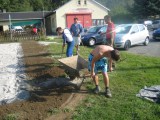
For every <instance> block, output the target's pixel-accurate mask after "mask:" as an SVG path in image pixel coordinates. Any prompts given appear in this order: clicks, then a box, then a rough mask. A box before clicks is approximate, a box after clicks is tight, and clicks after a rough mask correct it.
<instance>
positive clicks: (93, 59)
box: [88, 45, 120, 97]
mask: <svg viewBox="0 0 160 120" xmlns="http://www.w3.org/2000/svg"><path fill="white" fill-rule="evenodd" d="M107 59H108V61H109V71H111V70H112V68H111V65H110V64H111V61H112V60H115V61H118V60H119V59H120V53H119V51H118V50H114V48H113V47H111V46H106V45H99V46H97V47H96V48H95V49H94V50H92V52H91V53H90V55H89V56H88V61H89V62H88V70H89V71H90V72H91V77H92V79H93V81H94V82H95V85H96V88H95V89H94V92H95V93H96V94H97V93H99V92H100V87H99V80H98V75H97V73H98V71H101V72H102V75H103V80H104V84H105V87H106V90H105V96H106V97H112V94H111V91H110V89H109V77H108V74H107Z"/></svg>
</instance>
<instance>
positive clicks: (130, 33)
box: [114, 24, 149, 50]
mask: <svg viewBox="0 0 160 120" xmlns="http://www.w3.org/2000/svg"><path fill="white" fill-rule="evenodd" d="M114 43H115V47H116V48H124V49H125V50H128V49H129V48H130V47H131V46H133V45H136V44H140V43H143V44H144V45H148V43H149V32H148V30H147V27H146V26H145V25H143V24H122V25H118V26H117V27H116V37H115V41H114Z"/></svg>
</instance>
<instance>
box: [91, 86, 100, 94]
mask: <svg viewBox="0 0 160 120" xmlns="http://www.w3.org/2000/svg"><path fill="white" fill-rule="evenodd" d="M93 92H94V93H95V94H98V93H99V92H100V87H99V86H98V87H96V88H94V89H93Z"/></svg>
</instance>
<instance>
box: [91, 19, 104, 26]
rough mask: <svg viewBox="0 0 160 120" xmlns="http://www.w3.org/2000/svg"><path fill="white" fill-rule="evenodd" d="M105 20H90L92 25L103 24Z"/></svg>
mask: <svg viewBox="0 0 160 120" xmlns="http://www.w3.org/2000/svg"><path fill="white" fill-rule="evenodd" d="M104 24H105V22H104V20H103V19H93V20H92V25H104Z"/></svg>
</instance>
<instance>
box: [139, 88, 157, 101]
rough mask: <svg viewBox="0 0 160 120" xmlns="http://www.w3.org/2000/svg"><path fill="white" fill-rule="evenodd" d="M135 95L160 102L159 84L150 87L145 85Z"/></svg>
mask: <svg viewBox="0 0 160 120" xmlns="http://www.w3.org/2000/svg"><path fill="white" fill-rule="evenodd" d="M136 96H137V97H140V98H143V99H147V100H149V101H152V102H155V103H160V85H155V86H151V87H146V86H145V87H144V88H143V89H141V90H140V91H139V93H138V94H137V95H136Z"/></svg>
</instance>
